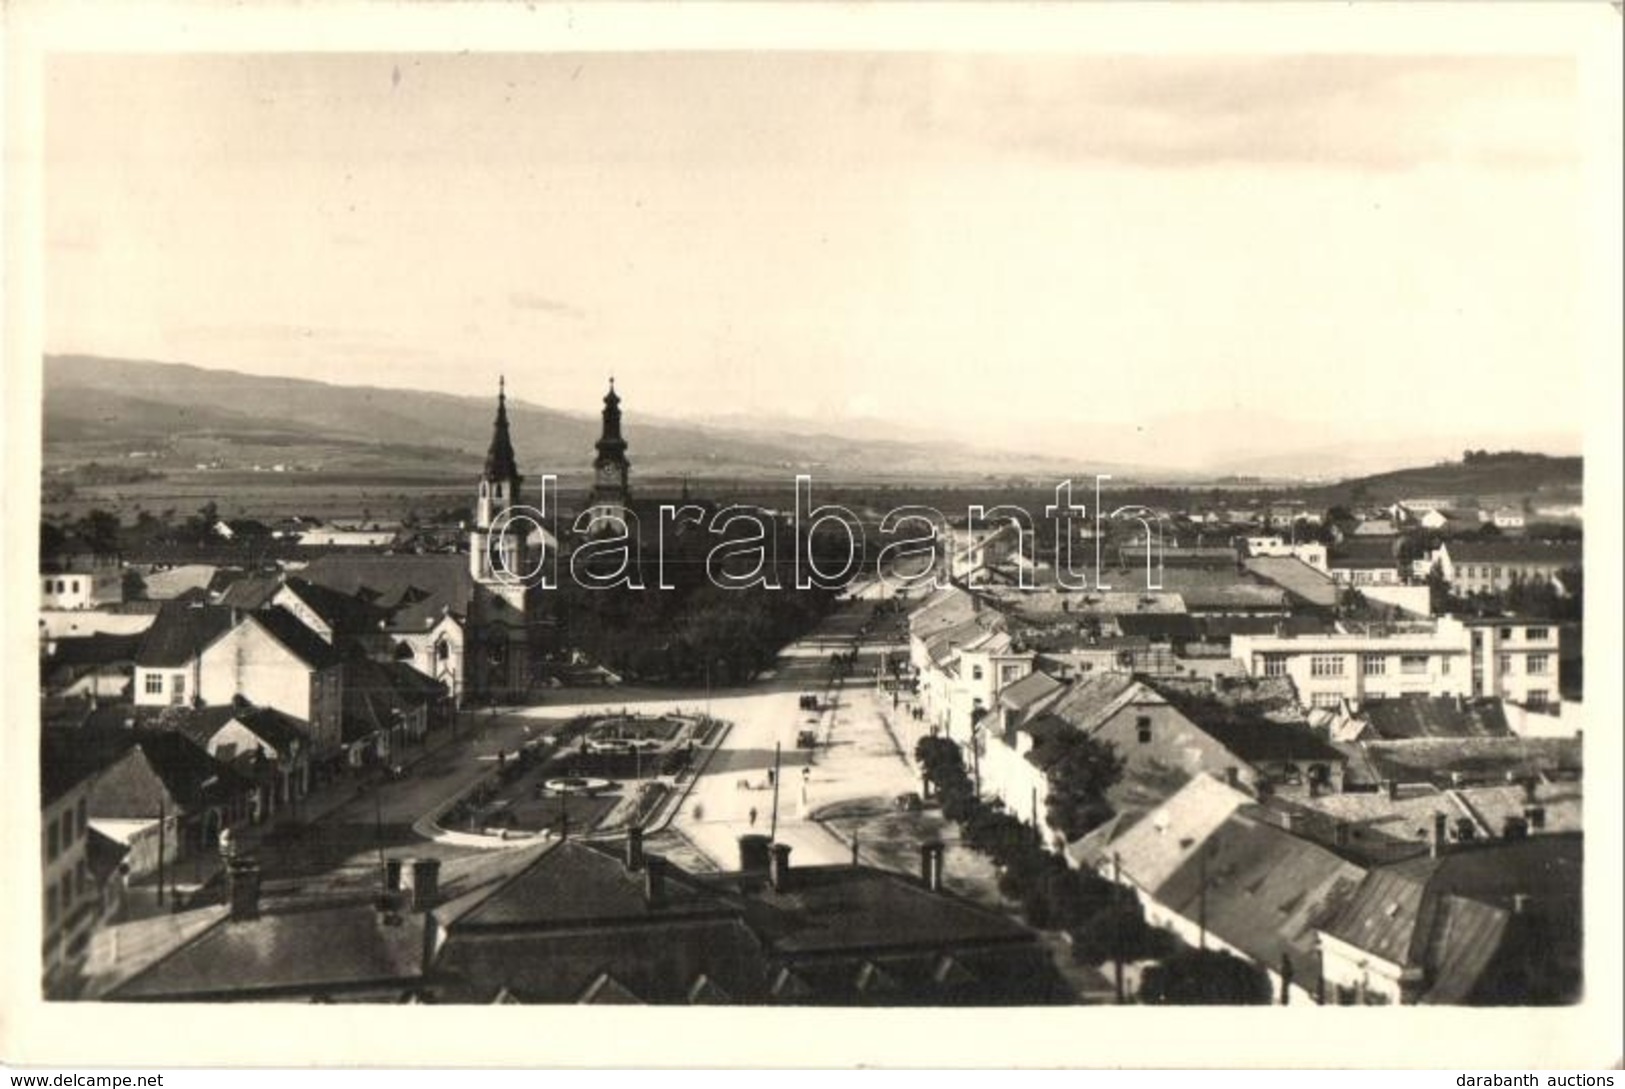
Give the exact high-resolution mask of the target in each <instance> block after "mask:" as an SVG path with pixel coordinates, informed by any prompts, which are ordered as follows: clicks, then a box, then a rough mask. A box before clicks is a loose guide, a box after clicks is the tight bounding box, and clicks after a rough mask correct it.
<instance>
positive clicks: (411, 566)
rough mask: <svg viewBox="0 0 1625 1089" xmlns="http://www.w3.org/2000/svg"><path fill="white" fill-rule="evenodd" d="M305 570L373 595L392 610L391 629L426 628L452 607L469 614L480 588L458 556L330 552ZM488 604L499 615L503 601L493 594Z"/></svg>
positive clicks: (324, 582) (325, 582) (344, 589)
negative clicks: (355, 554) (358, 554)
mask: <svg viewBox="0 0 1625 1089" xmlns="http://www.w3.org/2000/svg"><path fill="white" fill-rule="evenodd" d="M301 573H302V574H303V576H304V577H305V578H306V579H308V580H309V581H311V582H313V583H317V584H318V585H321V586H327V587H331V588H332V589H334V590H338V591H340V592H341V593H345V594H351V595H356V596H362V597H370V599H371V600H372V601H374V602H375V603H376V604H377V605H379V606H381V607H383V608H385V609H389V610H390V614H391V615H390V621H389V626H390V630H392V631H413V632H421V631H425V630H427V629H428V628H430V627H432V626H433V625H434V624H435V623H436V622H437V621H438V620H439V619H440V618H441V616H442V615H444V613H445V612H448V611H449V612H451V613H452V614H453V615H455V616H458V617H461V618H466V617H467V616H468V615H469V610H470V606H471V605H472V603H473V601H474V597H475V594H476V592H477V588H476V585H475V582H474V577H473V575H472V574H471V573H470V572H469V569H468V557H467V556H463V555H455V554H445V555H441V554H433V555H423V556H345V555H326V556H322V557H320V558H319V559H316V560H314V561H312V562H311V564H310V565H309V566H308V567H306V568H305V569H304V571H303V572H301ZM488 605H489V606H490V608H491V609H492V610H493V611H494V612H498V613H500V611H501V603H500V599H498V598H495V597H492V598H491V600H490V601H489V602H488Z"/></svg>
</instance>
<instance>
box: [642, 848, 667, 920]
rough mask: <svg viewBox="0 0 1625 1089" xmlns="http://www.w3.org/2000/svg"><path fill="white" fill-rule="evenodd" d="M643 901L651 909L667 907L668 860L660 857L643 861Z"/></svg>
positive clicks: (649, 857) (650, 857)
mask: <svg viewBox="0 0 1625 1089" xmlns="http://www.w3.org/2000/svg"><path fill="white" fill-rule="evenodd" d="M643 900H644V903H646V904H648V905H649V906H650V907H651V908H658V907H664V906H665V905H666V860H665V859H663V858H661V857H660V856H659V855H648V856H646V857H645V858H644V860H643Z"/></svg>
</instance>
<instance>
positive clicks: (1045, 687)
mask: <svg viewBox="0 0 1625 1089" xmlns="http://www.w3.org/2000/svg"><path fill="white" fill-rule="evenodd" d="M1063 687H1065V685H1063V684H1062V683H1061V682H1060V681H1058V680H1056V679H1055V678H1054V677H1051V676H1050V675H1049V674H1047V673H1044V672H1042V671H1041V670H1037V669H1035V670H1033V671H1032V672H1031V673H1029V674H1027V675H1026V676H1025V677H1023V678H1021V680H1019V681H1016V682H1015V683H1014V684H1007V685H1005V686H1004V688H1003V689H1002V690H1000V692H999V703H1000V705H1001V706H1004V707H1008V708H1009V709H1010V710H1012V711H1024V710H1026V709H1028V708H1030V707H1033V706H1036V705H1037V704H1040V703H1042V702H1043V701H1044V700H1046V699H1048V698H1049V697H1050V696H1053V695H1054V694H1055V693H1056V692H1058V691H1060V690H1061V689H1062V688H1063Z"/></svg>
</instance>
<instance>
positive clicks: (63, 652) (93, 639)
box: [50, 632, 142, 666]
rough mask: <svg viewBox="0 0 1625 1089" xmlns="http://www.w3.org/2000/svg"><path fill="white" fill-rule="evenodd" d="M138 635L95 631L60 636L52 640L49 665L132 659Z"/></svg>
mask: <svg viewBox="0 0 1625 1089" xmlns="http://www.w3.org/2000/svg"><path fill="white" fill-rule="evenodd" d="M141 641H142V636H141V635H140V634H137V635H110V634H108V633H106V632H95V633H93V634H91V635H83V636H79V635H75V636H64V637H62V638H60V639H56V640H53V642H54V643H55V650H54V651H53V652H52V654H51V657H50V663H51V664H52V665H58V666H62V665H69V666H86V665H117V664H120V663H124V662H133V661H134V660H135V656H136V652H137V651H138V650H139V649H140V648H141Z"/></svg>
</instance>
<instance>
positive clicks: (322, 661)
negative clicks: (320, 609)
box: [249, 606, 342, 669]
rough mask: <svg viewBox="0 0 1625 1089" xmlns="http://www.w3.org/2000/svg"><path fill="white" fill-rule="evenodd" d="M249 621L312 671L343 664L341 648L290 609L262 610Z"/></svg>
mask: <svg viewBox="0 0 1625 1089" xmlns="http://www.w3.org/2000/svg"><path fill="white" fill-rule="evenodd" d="M249 619H250V620H251V621H253V622H254V623H255V624H258V625H259V626H260V627H261V628H263V629H264V630H265V632H266V633H267V634H268V635H270V636H271V638H273V639H275V640H276V641H277V642H278V643H281V644H282V646H283V647H285V648H286V649H287V650H288V652H289V653H291V654H292V655H293V656H294V657H296V658H298V659H299V660H300V661H301V662H303V663H304V664H305V665H306V666H308V667H310V668H311V669H328V668H331V667H332V666H336V665H338V664H339V662H340V661H342V657H341V655H340V653H339V651H338V650H337V649H335V648H334V647H332V646H330V645H329V644H328V643H327V642H326V641H325V640H324V639H323V638H322V637H321V636H319V635H317V634H316V633H315V632H313V631H311V630H310V629H309V628H307V627H305V625H304V624H303V623H301V622H300V620H299V618H298V617H296V616H294V615H293V614H292V613H290V612H289V611H288V610H286V609H283V608H281V607H278V606H273V607H271V608H269V609H261V610H260V611H259V612H257V613H250V614H249Z"/></svg>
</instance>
